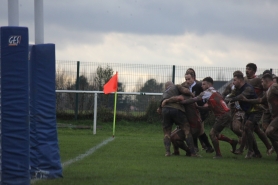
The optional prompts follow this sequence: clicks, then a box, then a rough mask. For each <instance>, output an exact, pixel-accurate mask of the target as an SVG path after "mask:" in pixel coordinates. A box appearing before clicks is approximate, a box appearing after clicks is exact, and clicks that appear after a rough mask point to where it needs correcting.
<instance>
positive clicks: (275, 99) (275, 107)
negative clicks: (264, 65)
mask: <svg viewBox="0 0 278 185" xmlns="http://www.w3.org/2000/svg"><path fill="white" fill-rule="evenodd" d="M262 86H263V87H264V89H266V90H267V91H266V93H265V96H263V97H262V98H258V99H255V100H250V99H246V98H245V97H244V98H243V100H242V101H245V102H250V103H268V107H269V111H270V114H271V120H270V123H269V125H268V126H267V128H266V135H267V137H268V138H269V139H270V141H271V143H272V146H273V148H274V150H275V152H276V154H277V158H276V161H278V84H276V83H274V82H273V80H272V75H271V74H265V75H263V77H262ZM270 154H271V153H270Z"/></svg>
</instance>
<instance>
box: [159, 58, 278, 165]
mask: <svg viewBox="0 0 278 185" xmlns="http://www.w3.org/2000/svg"><path fill="white" fill-rule="evenodd" d="M256 71H257V66H256V64H254V63H249V64H247V65H246V71H245V73H246V76H244V74H243V73H242V72H241V71H235V72H234V73H233V81H232V83H230V84H229V85H227V87H226V89H225V90H224V92H223V93H222V94H220V93H219V92H217V91H216V90H215V89H214V87H213V79H212V78H211V77H206V78H204V79H203V80H202V82H199V81H197V80H196V73H195V71H194V70H193V69H192V68H189V69H188V70H187V71H186V73H185V82H184V83H182V84H181V85H175V84H173V83H172V82H171V81H169V82H166V83H165V91H164V92H163V98H162V101H161V105H160V107H159V108H158V109H157V112H158V113H159V114H161V115H162V118H163V132H164V146H165V150H166V153H165V156H171V155H180V152H179V149H182V150H184V151H185V152H186V155H187V156H191V157H199V155H198V140H199V141H200V143H201V145H202V147H203V149H205V150H206V152H207V153H213V152H215V156H214V157H213V158H216V159H218V158H222V154H221V151H220V147H219V140H220V141H225V142H228V143H229V144H230V145H231V148H232V149H231V152H232V153H234V154H236V155H237V154H242V153H243V152H244V149H246V150H247V154H246V156H245V158H248V159H250V158H261V157H262V154H261V152H260V150H259V149H258V145H257V142H256V139H255V136H254V133H256V134H257V136H258V137H259V139H260V140H261V141H262V142H263V143H264V145H265V147H266V153H267V155H271V154H272V153H273V152H276V154H277V158H276V161H278V84H277V77H275V75H273V74H271V71H269V70H266V71H264V73H263V75H262V76H261V75H260V76H256ZM209 111H211V112H212V113H213V114H214V117H215V121H214V124H213V126H212V128H211V130H210V133H209V136H210V140H211V143H212V145H211V144H210V141H209V139H208V137H207V135H206V133H205V130H204V120H205V119H206V118H207V117H208V115H209V114H208V112H209ZM174 123H175V124H176V125H177V128H176V129H174V130H172V126H173V124H174ZM260 123H261V124H260ZM225 127H228V128H230V129H231V130H232V131H233V133H234V134H235V135H236V136H237V139H230V138H229V137H227V136H225V135H223V134H221V131H222V130H223V129H224V128H225ZM171 144H172V145H173V149H174V152H173V153H171V152H170V148H171ZM238 145H239V147H238V148H237V146H238Z"/></svg>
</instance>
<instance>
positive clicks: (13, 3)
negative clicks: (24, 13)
mask: <svg viewBox="0 0 278 185" xmlns="http://www.w3.org/2000/svg"><path fill="white" fill-rule="evenodd" d="M8 25H9V26H18V25H19V8H18V0H8Z"/></svg>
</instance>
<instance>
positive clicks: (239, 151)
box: [233, 148, 243, 155]
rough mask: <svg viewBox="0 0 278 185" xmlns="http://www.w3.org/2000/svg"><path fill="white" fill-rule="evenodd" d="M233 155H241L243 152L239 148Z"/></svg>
mask: <svg viewBox="0 0 278 185" xmlns="http://www.w3.org/2000/svg"><path fill="white" fill-rule="evenodd" d="M233 154H236V155H241V154H243V151H242V150H241V149H240V148H239V149H236V150H235V151H234V152H233Z"/></svg>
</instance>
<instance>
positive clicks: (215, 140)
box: [162, 77, 237, 158]
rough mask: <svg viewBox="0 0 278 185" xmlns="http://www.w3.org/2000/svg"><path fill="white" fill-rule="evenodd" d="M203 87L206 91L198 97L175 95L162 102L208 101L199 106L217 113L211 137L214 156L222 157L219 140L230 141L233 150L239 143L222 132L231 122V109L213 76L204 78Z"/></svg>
mask: <svg viewBox="0 0 278 185" xmlns="http://www.w3.org/2000/svg"><path fill="white" fill-rule="evenodd" d="M202 88H203V90H204V92H202V93H201V94H200V95H199V96H197V97H194V98H190V99H188V100H183V98H182V97H181V96H175V97H172V98H169V99H165V100H164V101H163V102H162V106H165V105H166V104H167V103H171V102H180V103H181V104H191V103H194V102H197V101H200V100H203V101H204V102H206V104H205V105H204V106H198V108H199V109H210V110H211V111H212V112H213V113H214V115H215V123H214V125H213V127H212V129H211V131H210V138H211V141H212V144H213V147H214V150H215V152H216V155H215V156H214V158H221V157H222V154H221V152H220V147H219V140H220V141H226V142H228V143H230V144H231V146H232V151H235V149H236V145H237V140H233V139H230V138H228V137H226V136H225V135H223V134H221V131H222V130H223V129H224V128H225V127H227V126H228V125H229V123H230V122H231V114H230V109H229V108H228V106H227V105H226V103H225V102H224V100H223V97H222V95H221V94H219V93H218V92H217V91H216V90H215V89H214V88H213V79H212V78H211V77H206V78H204V79H203V81H202Z"/></svg>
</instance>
